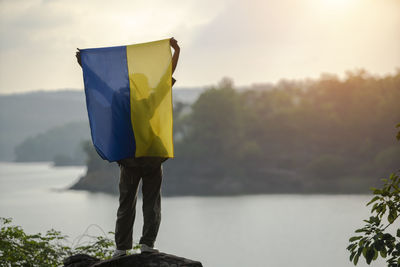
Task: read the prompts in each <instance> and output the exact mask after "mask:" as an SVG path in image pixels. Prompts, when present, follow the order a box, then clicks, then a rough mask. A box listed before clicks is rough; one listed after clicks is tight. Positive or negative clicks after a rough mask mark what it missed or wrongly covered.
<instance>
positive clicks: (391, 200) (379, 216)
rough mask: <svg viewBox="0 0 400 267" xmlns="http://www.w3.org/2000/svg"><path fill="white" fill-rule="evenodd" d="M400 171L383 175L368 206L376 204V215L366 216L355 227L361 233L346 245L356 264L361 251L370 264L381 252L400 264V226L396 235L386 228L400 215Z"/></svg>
mask: <svg viewBox="0 0 400 267" xmlns="http://www.w3.org/2000/svg"><path fill="white" fill-rule="evenodd" d="M399 174H400V172H397V173H392V174H391V175H390V177H389V179H382V180H383V182H384V186H383V187H382V188H380V189H377V188H373V189H372V190H373V193H374V195H375V196H374V197H373V198H372V199H371V201H369V202H368V204H367V206H368V205H372V204H373V206H372V208H371V213H372V214H373V216H371V217H370V218H369V219H368V220H364V222H366V225H365V226H364V227H363V228H361V229H357V230H356V231H355V232H356V233H360V234H362V235H358V236H353V237H351V238H350V239H349V242H350V243H351V244H350V245H349V246H348V247H347V250H349V251H350V253H351V255H350V261H353V263H354V265H357V263H358V260H359V257H360V256H361V255H362V256H363V257H364V258H365V260H366V262H367V263H368V264H370V263H371V262H372V261H373V260H376V259H377V258H378V257H379V255H380V256H381V257H382V258H386V262H387V266H388V267H397V266H400V228H398V229H397V231H396V236H393V235H392V234H390V233H389V232H388V231H387V228H388V227H389V226H391V225H394V222H395V221H396V220H397V219H398V218H399V216H400V188H399V186H400V185H399V184H400V177H399ZM397 226H398V224H397Z"/></svg>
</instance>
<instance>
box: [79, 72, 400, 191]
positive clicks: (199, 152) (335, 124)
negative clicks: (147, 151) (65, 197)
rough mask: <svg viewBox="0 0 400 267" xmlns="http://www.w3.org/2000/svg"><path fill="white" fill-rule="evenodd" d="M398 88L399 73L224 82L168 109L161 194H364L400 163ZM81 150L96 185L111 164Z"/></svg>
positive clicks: (108, 179) (96, 185)
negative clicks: (169, 156)
mask: <svg viewBox="0 0 400 267" xmlns="http://www.w3.org/2000/svg"><path fill="white" fill-rule="evenodd" d="M399 88H400V70H399V71H398V72H397V73H395V74H392V75H388V76H385V77H374V76H372V75H369V74H368V73H366V72H365V71H359V72H355V73H348V74H347V77H346V78H345V79H338V78H337V77H335V76H332V75H323V76H322V77H321V78H320V79H318V80H306V81H287V80H286V81H285V80H284V81H281V82H279V83H278V84H276V85H265V86H264V87H263V86H260V85H258V86H254V87H251V88H246V89H240V90H239V89H236V88H235V87H234V86H233V83H232V82H230V81H228V80H224V81H223V82H222V83H220V84H218V85H217V86H214V87H212V88H209V89H208V90H206V91H204V92H203V93H202V94H201V95H200V97H199V98H198V99H197V101H196V102H195V103H193V104H192V105H191V106H190V107H189V106H183V105H181V104H178V105H176V106H175V110H174V150H175V158H174V159H173V160H168V161H167V162H166V163H165V165H164V170H165V174H166V176H167V177H168V181H169V182H168V183H166V185H165V187H164V189H165V193H166V194H201V195H205V194H212V195H216V194H236V193H239V194H251V193H293V192H297V193H298V192H301V193H316V192H318V193H325V192H329V193H332V192H334V193H367V192H368V186H376V185H377V184H379V179H377V178H376V177H382V175H386V174H387V173H389V172H390V171H392V170H393V166H398V164H399V163H400V162H398V159H399V157H398V153H399V149H398V148H397V146H398V144H396V143H395V140H393V139H391V138H387V137H388V136H392V135H393V134H394V129H393V125H396V123H398V122H399V121H400V105H398V99H400V90H399ZM399 127H400V126H399ZM396 132H397V131H396ZM89 146H90V145H89ZM86 151H87V152H88V154H89V157H88V158H89V163H88V177H89V176H91V177H93V180H92V182H91V183H90V187H92V188H94V187H95V188H98V187H99V184H100V181H99V180H101V179H103V180H104V181H110V175H109V173H106V172H105V170H106V169H107V168H111V166H110V165H107V164H105V163H104V162H103V161H102V160H101V159H100V157H99V156H98V155H97V153H96V152H95V151H94V150H93V149H92V147H90V148H89V149H87V150H86ZM92 167H93V168H92ZM101 168H102V169H101ZM99 169H101V170H102V173H106V174H105V175H103V176H104V178H99V177H100V176H101V173H99V172H96V170H99ZM106 176H107V177H106ZM354 177H358V178H356V179H353V178H354ZM115 183H117V182H115ZM103 188H105V190H108V192H109V191H111V190H110V189H109V188H114V187H112V186H104V187H103Z"/></svg>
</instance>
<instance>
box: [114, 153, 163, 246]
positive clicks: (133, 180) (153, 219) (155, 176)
mask: <svg viewBox="0 0 400 267" xmlns="http://www.w3.org/2000/svg"><path fill="white" fill-rule="evenodd" d="M161 162H162V161H161V160H157V159H152V158H139V159H123V160H121V161H119V166H120V170H121V175H120V182H119V192H120V196H119V208H118V212H117V222H116V226H115V243H116V246H117V249H120V250H129V249H131V248H132V235H133V223H134V221H135V213H136V199H137V192H138V187H139V182H140V180H141V179H142V193H143V207H142V208H143V217H144V224H143V231H142V237H141V239H140V241H139V243H140V244H146V245H148V246H150V247H153V246H154V242H155V240H156V237H157V233H158V228H159V226H160V222H161V182H162V168H161Z"/></svg>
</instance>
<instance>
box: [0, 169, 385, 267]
mask: <svg viewBox="0 0 400 267" xmlns="http://www.w3.org/2000/svg"><path fill="white" fill-rule="evenodd" d="M84 173H85V167H57V168H54V167H52V166H51V164H50V163H10V162H0V216H1V217H12V218H13V223H14V224H16V225H20V226H22V227H23V228H24V229H25V231H26V232H28V233H36V232H45V231H46V230H49V229H51V228H54V229H56V230H59V231H61V232H62V233H63V234H67V235H68V236H69V241H70V242H71V244H72V243H73V244H75V245H76V244H78V243H80V244H82V243H83V242H85V239H84V238H82V239H79V238H80V237H81V235H82V234H84V233H85V231H86V230H87V228H88V231H86V234H89V235H102V234H103V232H108V231H114V226H115V219H116V211H117V207H118V198H117V196H110V195H106V194H102V193H89V192H85V191H71V190H65V189H66V188H68V187H69V186H70V185H71V184H73V183H74V182H75V181H76V180H77V179H79V177H80V176H81V175H83V174H84ZM163 183H168V178H167V177H166V178H165V179H164V181H163ZM370 198H371V197H370V196H369V195H255V196H235V197H168V198H163V202H162V222H161V227H160V232H159V236H158V239H157V242H156V247H157V248H159V249H160V250H161V251H163V252H166V253H172V254H176V255H178V256H182V257H186V258H191V259H194V260H199V261H201V262H202V263H203V266H227V267H228V266H229V267H233V266H237V267H239V266H240V267H244V266H252V267H258V266H260V267H268V266H271V267H288V266H296V267H310V266H316V267H339V266H354V265H353V264H352V263H350V262H349V260H348V258H349V253H348V252H347V251H346V247H347V245H348V242H347V241H348V238H349V237H350V236H351V235H352V233H353V232H354V230H355V229H356V228H359V227H360V226H362V225H363V222H362V220H363V219H365V218H368V217H369V208H367V207H365V204H366V203H367V202H368V200H369V199H370ZM137 204H138V206H137V217H136V218H137V220H136V222H135V227H134V240H135V241H136V242H137V241H138V240H139V238H140V233H141V226H142V212H141V208H140V207H141V200H139V201H138V203H137ZM357 266H368V265H367V264H366V263H365V261H364V260H363V259H361V260H360V263H359V264H358V265H357ZM372 266H384V262H383V261H378V262H374V264H373V265H372Z"/></svg>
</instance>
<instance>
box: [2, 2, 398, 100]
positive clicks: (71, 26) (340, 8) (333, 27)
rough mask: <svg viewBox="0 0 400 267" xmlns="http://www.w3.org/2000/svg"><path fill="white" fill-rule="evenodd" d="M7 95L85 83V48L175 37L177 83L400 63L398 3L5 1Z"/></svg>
mask: <svg viewBox="0 0 400 267" xmlns="http://www.w3.org/2000/svg"><path fill="white" fill-rule="evenodd" d="M0 34H1V35H0V36H1V37H0V38H1V43H0V93H13V92H23V91H30V90H37V89H48V90H50V89H59V88H83V80H82V72H81V70H80V67H79V66H78V64H77V63H76V60H75V56H74V55H75V50H76V48H77V47H79V48H88V47H101V46H113V45H125V44H132V43H139V42H145V41H152V40H158V39H163V38H168V37H172V36H174V37H175V38H176V39H177V40H178V41H179V44H180V46H181V60H180V62H179V65H178V67H177V70H176V74H175V75H174V76H176V78H177V80H178V82H177V84H176V85H177V86H178V87H183V86H203V85H210V84H216V83H217V82H218V81H219V80H220V79H221V78H222V77H224V76H228V77H231V78H233V80H234V81H235V84H237V85H251V84H253V83H263V82H276V81H278V80H279V79H281V78H289V79H290V78H306V77H318V76H319V75H320V74H321V73H322V72H330V73H337V74H343V73H344V71H346V70H354V69H355V68H365V69H366V70H368V71H370V72H371V73H373V74H386V73H389V72H390V73H392V72H394V71H395V69H396V67H400V0H260V1H255V0H246V1H244V0H221V1H215V0H196V1H195V0H169V1H162V0H159V1H151V0H147V1H135V0H122V1H118V0H115V1H110V0H42V1H40V0H0Z"/></svg>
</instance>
